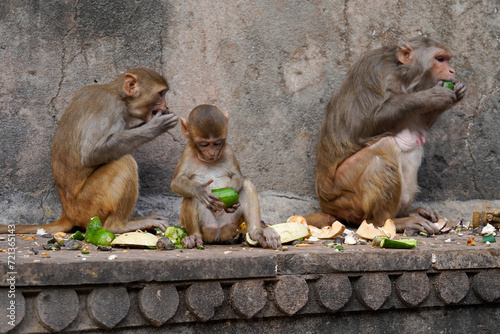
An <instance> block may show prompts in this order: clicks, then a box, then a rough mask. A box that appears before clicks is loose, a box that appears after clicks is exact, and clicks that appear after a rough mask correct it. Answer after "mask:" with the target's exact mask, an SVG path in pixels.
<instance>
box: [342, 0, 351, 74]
mask: <svg viewBox="0 0 500 334" xmlns="http://www.w3.org/2000/svg"><path fill="white" fill-rule="evenodd" d="M348 7H349V0H345V1H344V9H343V11H342V14H343V16H344V24H345V31H344V32H343V33H342V36H341V39H342V40H343V41H344V45H345V59H346V61H347V64H350V63H351V48H350V47H349V34H348V32H349V18H348V14H347V9H348ZM348 67H349V66H348Z"/></svg>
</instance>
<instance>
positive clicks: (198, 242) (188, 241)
mask: <svg viewBox="0 0 500 334" xmlns="http://www.w3.org/2000/svg"><path fill="white" fill-rule="evenodd" d="M181 242H182V246H184V248H188V249H191V248H195V247H200V246H203V240H202V239H201V237H200V236H197V235H194V234H193V235H188V236H187V237H184V239H182V241H181Z"/></svg>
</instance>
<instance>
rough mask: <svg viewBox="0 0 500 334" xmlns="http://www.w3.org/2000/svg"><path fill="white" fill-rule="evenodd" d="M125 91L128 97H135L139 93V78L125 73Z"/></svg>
mask: <svg viewBox="0 0 500 334" xmlns="http://www.w3.org/2000/svg"><path fill="white" fill-rule="evenodd" d="M123 91H124V92H125V94H127V95H128V96H134V95H135V94H136V93H137V92H138V91H139V80H137V77H136V76H135V75H133V74H130V73H125V79H124V80H123Z"/></svg>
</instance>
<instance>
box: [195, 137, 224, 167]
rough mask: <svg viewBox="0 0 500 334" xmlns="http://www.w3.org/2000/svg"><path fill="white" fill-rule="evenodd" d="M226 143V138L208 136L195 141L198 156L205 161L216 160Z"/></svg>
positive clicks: (211, 161)
mask: <svg viewBox="0 0 500 334" xmlns="http://www.w3.org/2000/svg"><path fill="white" fill-rule="evenodd" d="M225 143H226V138H210V139H202V140H197V141H196V142H195V145H196V148H197V149H198V158H199V159H200V160H201V161H204V162H206V163H213V162H215V161H217V160H218V159H219V158H220V156H221V153H222V148H223V147H224V144H225Z"/></svg>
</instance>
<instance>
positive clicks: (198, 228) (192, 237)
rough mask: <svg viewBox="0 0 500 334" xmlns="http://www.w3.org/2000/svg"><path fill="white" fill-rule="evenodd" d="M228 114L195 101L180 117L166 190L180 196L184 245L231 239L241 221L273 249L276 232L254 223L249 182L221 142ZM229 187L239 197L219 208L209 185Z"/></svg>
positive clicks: (277, 238)
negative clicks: (179, 143)
mask: <svg viewBox="0 0 500 334" xmlns="http://www.w3.org/2000/svg"><path fill="white" fill-rule="evenodd" d="M227 122H228V115H227V114H224V113H222V111H220V110H219V109H218V108H217V107H215V106H212V105H200V106H197V107H196V108H194V109H193V110H192V111H191V113H190V114H189V118H188V120H185V119H184V118H182V117H181V130H182V134H183V135H184V137H186V138H187V139H189V142H188V143H187V144H186V146H185V148H184V151H183V152H182V156H181V160H180V161H179V163H178V164H177V167H176V169H175V172H174V177H173V180H172V184H171V187H172V191H174V192H176V193H177V194H179V195H181V196H182V197H184V199H183V201H182V208H181V214H180V221H181V224H182V225H183V226H184V227H185V228H186V231H187V233H188V237H186V238H184V239H183V240H182V243H183V245H184V247H186V248H193V247H197V246H201V245H203V242H220V241H228V240H230V239H232V238H233V237H234V236H235V234H236V231H237V229H238V227H239V226H240V224H241V223H242V222H243V221H244V222H245V223H246V225H247V229H248V233H249V234H250V237H251V238H252V239H253V240H256V241H258V242H259V243H260V244H261V245H262V246H263V247H268V246H270V247H272V248H274V249H277V248H279V247H280V246H281V242H280V236H279V234H278V233H276V231H275V230H273V229H272V228H268V227H266V228H262V227H261V225H260V205H259V199H258V197H257V190H256V189H255V186H254V185H253V184H252V183H251V182H250V181H249V180H246V179H245V178H244V177H243V175H242V174H241V171H240V166H239V164H238V161H237V160H236V157H235V155H234V153H233V151H232V149H231V147H230V146H229V144H227V143H226V137H227ZM217 188H233V189H235V190H236V191H237V192H238V194H239V202H238V203H237V204H235V205H234V206H233V207H230V208H227V209H225V210H223V209H222V208H221V206H222V205H223V203H222V202H220V201H219V198H218V197H217V196H215V195H214V194H212V192H211V189H217Z"/></svg>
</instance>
